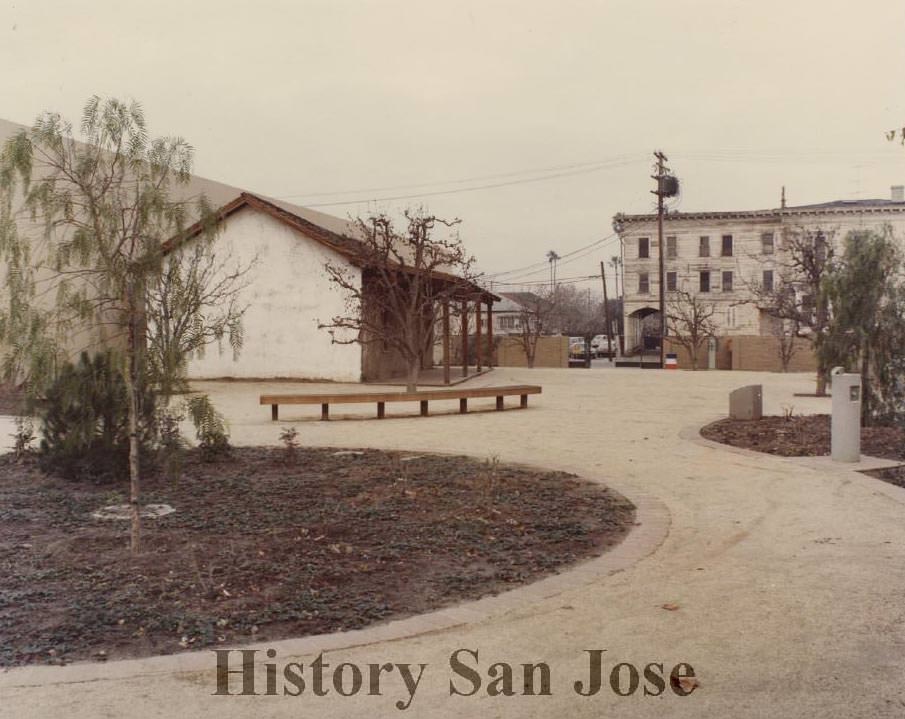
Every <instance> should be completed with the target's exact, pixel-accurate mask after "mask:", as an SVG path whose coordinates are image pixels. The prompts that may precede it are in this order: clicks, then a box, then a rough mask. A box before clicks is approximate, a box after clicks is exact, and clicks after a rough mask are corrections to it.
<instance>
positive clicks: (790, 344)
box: [770, 317, 800, 372]
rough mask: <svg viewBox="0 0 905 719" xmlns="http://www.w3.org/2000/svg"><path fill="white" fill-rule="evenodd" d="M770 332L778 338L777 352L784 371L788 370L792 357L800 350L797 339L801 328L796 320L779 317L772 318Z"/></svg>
mask: <svg viewBox="0 0 905 719" xmlns="http://www.w3.org/2000/svg"><path fill="white" fill-rule="evenodd" d="M771 319H772V320H773V321H772V323H771V324H770V333H771V334H772V335H773V336H774V337H775V338H776V354H777V356H778V357H779V362H780V364H781V365H782V371H783V372H788V371H789V365H790V364H791V363H792V358H793V357H794V356H795V353H796V352H797V351H798V346H797V344H796V340H797V339H798V338H799V332H800V328H799V327H798V324H797V323H796V322H795V320H784V319H779V318H777V317H773V318H771Z"/></svg>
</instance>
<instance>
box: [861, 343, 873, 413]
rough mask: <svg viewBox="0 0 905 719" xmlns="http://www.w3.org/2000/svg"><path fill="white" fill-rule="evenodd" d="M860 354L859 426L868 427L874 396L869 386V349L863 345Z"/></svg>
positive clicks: (866, 345) (866, 344)
mask: <svg viewBox="0 0 905 719" xmlns="http://www.w3.org/2000/svg"><path fill="white" fill-rule="evenodd" d="M863 346H864V349H863V350H862V352H861V426H862V427H870V426H871V424H872V423H873V414H874V413H873V412H872V411H871V410H872V409H873V405H874V395H873V388H872V387H871V385H870V347H869V346H868V343H867V342H864V343H863Z"/></svg>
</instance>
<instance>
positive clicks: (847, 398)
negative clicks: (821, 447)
mask: <svg viewBox="0 0 905 719" xmlns="http://www.w3.org/2000/svg"><path fill="white" fill-rule="evenodd" d="M830 376H831V377H832V387H833V417H832V420H831V422H830V426H831V439H830V446H831V452H830V454H831V456H832V458H833V460H834V461H836V462H859V461H861V375H859V374H850V373H846V371H845V368H843V367H836V368H834V369H833V371H832V372H830Z"/></svg>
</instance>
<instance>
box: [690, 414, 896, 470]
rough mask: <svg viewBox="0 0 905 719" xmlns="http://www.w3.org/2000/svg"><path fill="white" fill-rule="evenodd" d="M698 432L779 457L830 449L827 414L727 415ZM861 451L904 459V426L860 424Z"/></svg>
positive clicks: (816, 453)
mask: <svg viewBox="0 0 905 719" xmlns="http://www.w3.org/2000/svg"><path fill="white" fill-rule="evenodd" d="M701 436H702V437H704V438H705V439H709V440H713V441H714V442H721V443H722V444H728V445H731V446H733V447H743V448H744V449H753V450H756V451H758V452H766V453H768V454H777V455H780V456H782V457H820V456H824V455H828V454H829V453H830V416H829V415H828V414H810V415H794V416H791V417H764V418H762V419H759V420H740V419H728V418H727V419H721V420H719V421H717V422H713V423H712V424H708V425H707V426H706V427H703V428H702V429H701ZM861 453H862V454H866V455H868V456H870V457H881V458H883V459H893V460H899V459H901V460H905V429H903V428H900V427H862V428H861Z"/></svg>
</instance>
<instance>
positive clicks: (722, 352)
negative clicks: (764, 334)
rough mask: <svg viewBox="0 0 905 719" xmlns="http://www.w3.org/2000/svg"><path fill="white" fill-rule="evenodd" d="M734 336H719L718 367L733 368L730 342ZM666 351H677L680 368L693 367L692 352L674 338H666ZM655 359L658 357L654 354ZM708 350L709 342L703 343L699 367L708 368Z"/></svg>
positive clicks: (717, 343) (717, 341)
mask: <svg viewBox="0 0 905 719" xmlns="http://www.w3.org/2000/svg"><path fill="white" fill-rule="evenodd" d="M733 339H735V338H734V337H717V340H716V368H715V369H732V354H731V351H730V346H731V345H730V342H731V340H733ZM666 352H667V353H675V354H676V355H677V360H678V362H679V369H691V353H690V352H689V351H688V350H686V349H685V348H684V347H682V346H681V345H680V344H678V343H676V342H674V341H673V340H671V339H669V338H668V337H667V338H666ZM652 356H653V358H654V359H658V358H657V357H656V356H654V355H652ZM707 362H708V351H707V342H706V341H705V342H703V343H702V344H701V348H700V349H699V350H698V369H707Z"/></svg>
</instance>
